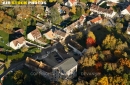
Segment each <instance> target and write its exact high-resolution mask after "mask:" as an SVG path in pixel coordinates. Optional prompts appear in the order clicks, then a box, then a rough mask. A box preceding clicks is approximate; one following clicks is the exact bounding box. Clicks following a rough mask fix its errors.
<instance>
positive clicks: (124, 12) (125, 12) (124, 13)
mask: <svg viewBox="0 0 130 85" xmlns="http://www.w3.org/2000/svg"><path fill="white" fill-rule="evenodd" d="M121 14H123V15H126V14H129V15H130V13H129V12H128V11H127V10H126V9H124V10H123V11H121Z"/></svg>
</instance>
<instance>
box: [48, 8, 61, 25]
mask: <svg viewBox="0 0 130 85" xmlns="http://www.w3.org/2000/svg"><path fill="white" fill-rule="evenodd" d="M50 11H51V14H50V16H51V22H52V23H54V24H59V23H60V22H61V21H62V18H61V16H60V13H59V12H58V11H57V9H55V8H50Z"/></svg>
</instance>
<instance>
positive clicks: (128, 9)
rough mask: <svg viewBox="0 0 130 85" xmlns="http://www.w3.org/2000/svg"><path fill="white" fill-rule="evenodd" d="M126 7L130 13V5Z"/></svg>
mask: <svg viewBox="0 0 130 85" xmlns="http://www.w3.org/2000/svg"><path fill="white" fill-rule="evenodd" d="M126 9H127V11H128V12H129V13H130V5H129V6H128V7H127V8H126Z"/></svg>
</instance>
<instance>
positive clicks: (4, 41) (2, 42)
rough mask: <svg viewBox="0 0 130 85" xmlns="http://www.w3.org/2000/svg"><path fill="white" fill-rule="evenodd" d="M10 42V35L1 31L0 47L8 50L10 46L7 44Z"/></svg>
mask: <svg viewBox="0 0 130 85" xmlns="http://www.w3.org/2000/svg"><path fill="white" fill-rule="evenodd" d="M8 41H9V34H8V33H5V32H4V31H1V30H0V46H1V47H4V48H7V47H8V46H7V45H6V44H7V43H8Z"/></svg>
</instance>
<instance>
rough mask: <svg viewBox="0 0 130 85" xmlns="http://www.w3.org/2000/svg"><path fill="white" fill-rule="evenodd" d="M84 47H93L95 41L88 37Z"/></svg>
mask: <svg viewBox="0 0 130 85" xmlns="http://www.w3.org/2000/svg"><path fill="white" fill-rule="evenodd" d="M86 45H87V47H90V46H95V40H94V39H93V38H92V37H88V38H87V39H86Z"/></svg>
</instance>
